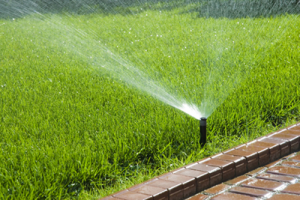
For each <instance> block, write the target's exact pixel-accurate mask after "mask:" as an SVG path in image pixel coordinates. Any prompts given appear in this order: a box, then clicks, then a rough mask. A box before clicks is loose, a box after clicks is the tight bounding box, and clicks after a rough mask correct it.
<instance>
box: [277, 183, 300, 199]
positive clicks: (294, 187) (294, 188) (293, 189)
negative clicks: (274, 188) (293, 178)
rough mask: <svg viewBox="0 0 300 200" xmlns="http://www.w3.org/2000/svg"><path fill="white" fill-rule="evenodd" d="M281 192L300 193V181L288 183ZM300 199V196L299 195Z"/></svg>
mask: <svg viewBox="0 0 300 200" xmlns="http://www.w3.org/2000/svg"><path fill="white" fill-rule="evenodd" d="M281 192H283V193H290V194H297V195H300V183H296V184H291V185H288V186H287V187H286V188H284V189H283V190H282V191H281ZM299 199H300V196H299Z"/></svg>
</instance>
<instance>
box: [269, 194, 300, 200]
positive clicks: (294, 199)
mask: <svg viewBox="0 0 300 200" xmlns="http://www.w3.org/2000/svg"><path fill="white" fill-rule="evenodd" d="M284 199H288V200H299V199H300V197H299V196H296V195H290V194H275V195H274V196H272V197H271V198H270V199H268V200H284Z"/></svg>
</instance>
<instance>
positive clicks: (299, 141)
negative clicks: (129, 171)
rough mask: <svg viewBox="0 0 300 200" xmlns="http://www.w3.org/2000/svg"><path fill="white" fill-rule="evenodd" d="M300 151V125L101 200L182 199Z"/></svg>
mask: <svg viewBox="0 0 300 200" xmlns="http://www.w3.org/2000/svg"><path fill="white" fill-rule="evenodd" d="M299 148H300V123H297V124H294V125H291V126H289V127H287V128H284V129H281V130H279V131H276V132H272V133H270V134H267V135H265V136H262V137H259V138H257V139H255V140H253V141H250V142H248V143H245V144H242V145H238V146H236V147H234V148H231V149H228V150H226V151H223V152H221V153H218V154H216V155H213V156H211V157H208V158H204V159H202V160H199V161H197V162H194V163H192V164H189V165H186V166H184V167H181V168H179V169H176V170H173V171H171V172H168V173H165V174H163V175H160V176H157V177H155V178H152V179H150V180H148V181H146V182H143V183H140V184H138V185H135V186H132V187H130V188H128V189H126V190H122V191H119V192H117V193H114V194H112V195H109V196H107V197H104V198H101V199H99V200H182V199H186V198H188V197H191V196H193V195H194V194H196V193H199V192H201V191H203V190H205V189H207V188H209V187H212V186H215V185H218V184H220V183H222V182H225V181H228V180H230V179H233V178H235V177H237V176H240V175H243V174H245V173H247V172H249V171H252V170H254V169H257V168H259V167H262V166H264V165H266V164H269V163H272V162H274V161H275V160H278V159H279V158H282V157H284V156H287V155H289V154H290V153H293V152H295V151H298V150H299Z"/></svg>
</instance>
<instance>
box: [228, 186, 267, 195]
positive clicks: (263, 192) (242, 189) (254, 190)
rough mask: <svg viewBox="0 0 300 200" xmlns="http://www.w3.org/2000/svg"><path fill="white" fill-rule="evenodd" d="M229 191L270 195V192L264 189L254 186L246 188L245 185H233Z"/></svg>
mask: <svg viewBox="0 0 300 200" xmlns="http://www.w3.org/2000/svg"><path fill="white" fill-rule="evenodd" d="M230 192H233V193H237V194H243V195H248V196H252V197H269V196H271V194H272V193H271V192H269V191H266V190H259V189H254V188H247V187H238V186H237V187H233V188H232V189H231V190H230Z"/></svg>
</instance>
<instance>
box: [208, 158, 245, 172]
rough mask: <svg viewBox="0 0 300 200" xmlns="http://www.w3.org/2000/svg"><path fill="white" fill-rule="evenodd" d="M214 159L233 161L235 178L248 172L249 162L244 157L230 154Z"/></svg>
mask: <svg viewBox="0 0 300 200" xmlns="http://www.w3.org/2000/svg"><path fill="white" fill-rule="evenodd" d="M212 158H215V159H219V160H225V161H231V162H234V163H235V176H240V175H242V174H244V173H246V172H247V160H246V158H245V157H242V156H234V155H229V154H218V155H215V156H213V157H212Z"/></svg>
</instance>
